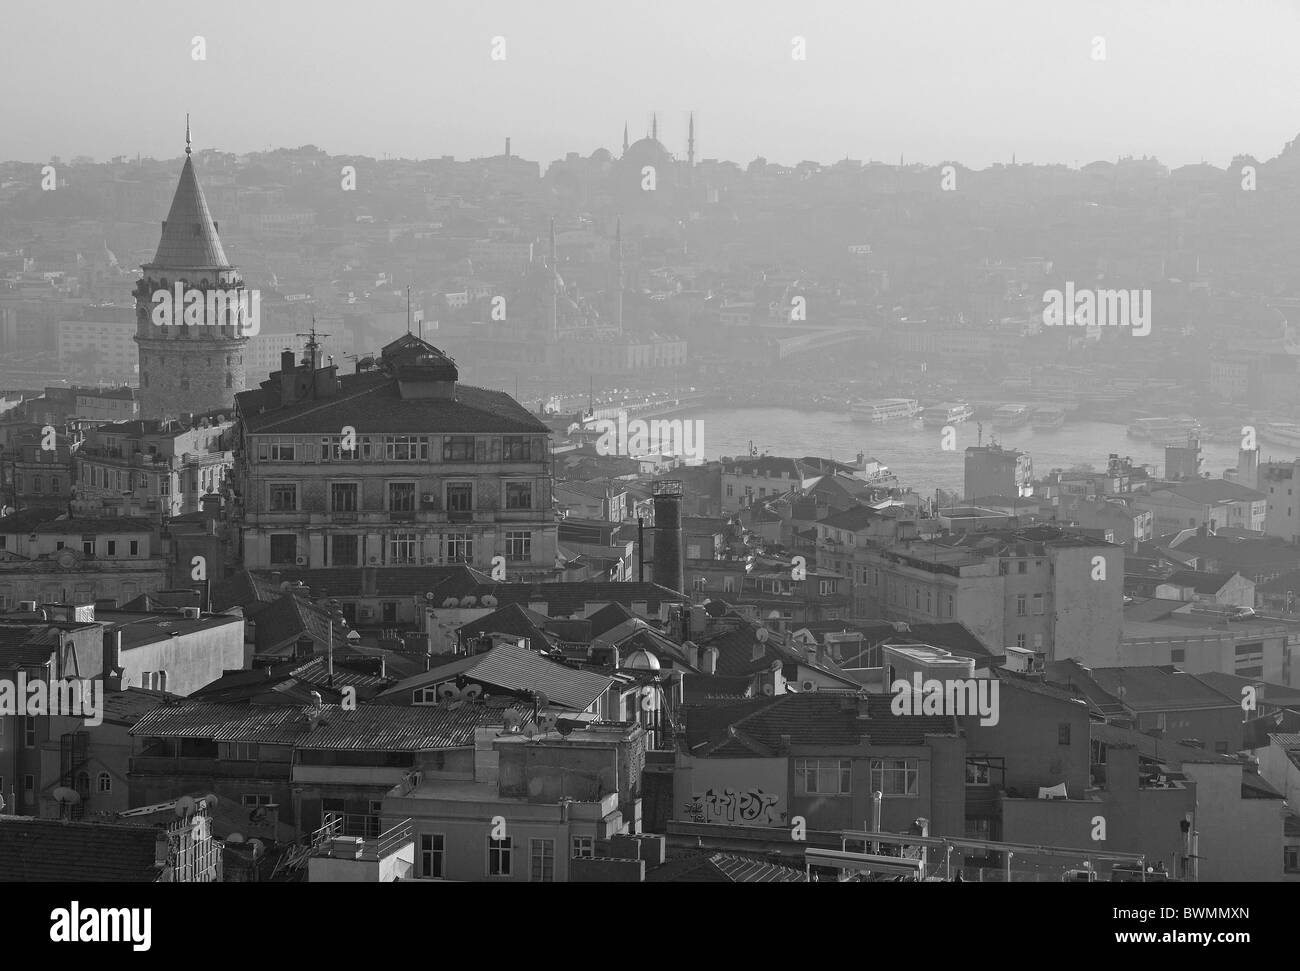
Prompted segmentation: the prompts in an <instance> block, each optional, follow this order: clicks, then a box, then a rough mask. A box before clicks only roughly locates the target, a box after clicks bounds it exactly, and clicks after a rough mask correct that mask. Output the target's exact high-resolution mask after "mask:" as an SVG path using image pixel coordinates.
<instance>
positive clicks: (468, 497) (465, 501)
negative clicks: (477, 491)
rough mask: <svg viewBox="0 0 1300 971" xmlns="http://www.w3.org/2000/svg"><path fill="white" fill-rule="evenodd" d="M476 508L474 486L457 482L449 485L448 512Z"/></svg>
mask: <svg viewBox="0 0 1300 971" xmlns="http://www.w3.org/2000/svg"><path fill="white" fill-rule="evenodd" d="M473 508H474V486H473V485H471V484H470V483H468V482H457V483H454V484H452V485H449V486H447V512H469V511H470V510H472V509H473Z"/></svg>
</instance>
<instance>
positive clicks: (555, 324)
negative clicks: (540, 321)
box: [551, 216, 560, 337]
mask: <svg viewBox="0 0 1300 971" xmlns="http://www.w3.org/2000/svg"><path fill="white" fill-rule="evenodd" d="M557 267H558V264H557V263H556V261H555V217H554V216H552V217H551V336H552V337H558V336H559V334H560V272H559V270H558V268H557Z"/></svg>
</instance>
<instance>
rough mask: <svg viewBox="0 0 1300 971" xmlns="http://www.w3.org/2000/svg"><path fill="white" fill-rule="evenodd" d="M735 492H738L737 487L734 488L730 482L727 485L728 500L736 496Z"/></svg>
mask: <svg viewBox="0 0 1300 971" xmlns="http://www.w3.org/2000/svg"><path fill="white" fill-rule="evenodd" d="M735 492H736V487H735V486H733V485H732V484H731V483H730V482H728V483H727V498H728V499H730V498H732V496H733V495H735Z"/></svg>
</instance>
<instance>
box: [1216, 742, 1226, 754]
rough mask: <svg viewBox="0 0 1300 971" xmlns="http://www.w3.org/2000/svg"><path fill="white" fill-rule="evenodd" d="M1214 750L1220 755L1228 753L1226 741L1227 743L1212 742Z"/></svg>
mask: <svg viewBox="0 0 1300 971" xmlns="http://www.w3.org/2000/svg"><path fill="white" fill-rule="evenodd" d="M1214 751H1216V752H1218V753H1219V754H1220V755H1227V754H1228V743H1227V742H1215V743H1214Z"/></svg>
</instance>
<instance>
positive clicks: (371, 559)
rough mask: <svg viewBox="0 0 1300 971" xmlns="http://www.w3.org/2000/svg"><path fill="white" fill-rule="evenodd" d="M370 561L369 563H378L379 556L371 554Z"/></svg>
mask: <svg viewBox="0 0 1300 971" xmlns="http://www.w3.org/2000/svg"><path fill="white" fill-rule="evenodd" d="M370 562H371V563H378V562H379V557H377V556H372V557H371V558H370Z"/></svg>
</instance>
